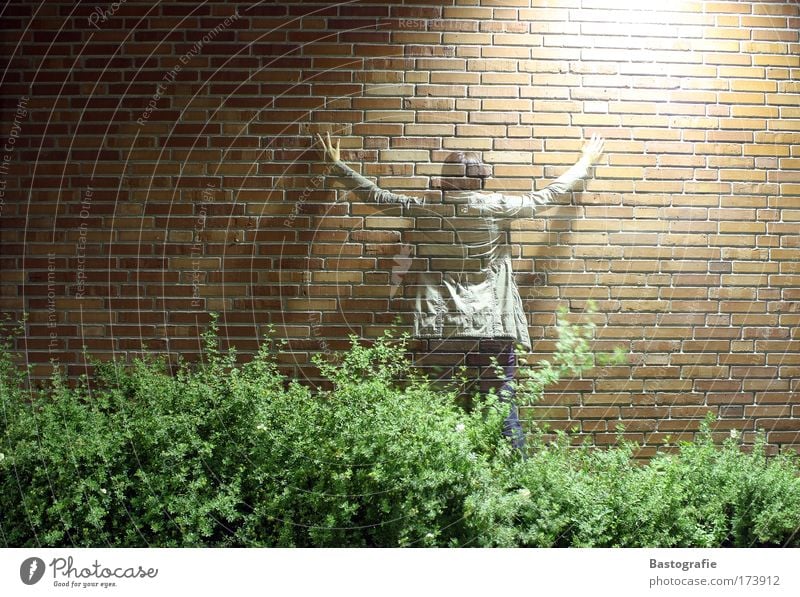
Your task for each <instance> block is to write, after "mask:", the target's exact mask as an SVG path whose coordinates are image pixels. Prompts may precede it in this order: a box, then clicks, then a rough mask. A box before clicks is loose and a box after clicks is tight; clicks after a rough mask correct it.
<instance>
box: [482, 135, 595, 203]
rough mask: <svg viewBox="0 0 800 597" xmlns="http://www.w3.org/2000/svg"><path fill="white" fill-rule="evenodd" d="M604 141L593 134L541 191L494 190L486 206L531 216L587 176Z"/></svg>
mask: <svg viewBox="0 0 800 597" xmlns="http://www.w3.org/2000/svg"><path fill="white" fill-rule="evenodd" d="M604 143H605V141H604V140H603V139H602V138H601V137H598V136H597V135H592V138H591V139H590V140H589V141H587V142H586V143H584V145H583V148H582V150H581V157H580V159H579V160H578V161H577V162H576V163H575V165H574V166H572V167H571V168H570V169H569V170H567V171H566V172H564V174H562V175H561V176H559V177H558V178H557V179H556V180H554V181H553V182H552V183H550V184H549V185H547V186H546V187H545V188H543V189H542V190H541V191H534V192H532V193H525V194H523V195H506V194H502V193H495V194H494V195H492V196H491V197H492V199H491V200H490V201H488V202H487V208H488V210H489V211H490V212H493V213H494V214H495V215H497V216H501V217H522V218H529V217H532V216H533V215H534V214H535V213H536V211H537V210H538V209H539V208H540V207H543V206H545V205H550V204H551V203H552V202H553V199H555V198H556V197H557V196H559V195H563V194H565V193H569V192H570V191H571V190H572V189H574V188H575V185H576V184H577V183H578V181H579V180H580V179H582V178H585V177H586V175H587V174H588V172H589V168H590V167H591V166H592V165H593V164H595V163H596V162H597V161H598V160H599V159H600V156H601V155H602V154H603V145H604Z"/></svg>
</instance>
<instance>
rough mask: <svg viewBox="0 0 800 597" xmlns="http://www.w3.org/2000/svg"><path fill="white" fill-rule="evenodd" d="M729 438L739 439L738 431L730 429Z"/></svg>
mask: <svg viewBox="0 0 800 597" xmlns="http://www.w3.org/2000/svg"><path fill="white" fill-rule="evenodd" d="M731 439H739V431H738V430H737V429H731Z"/></svg>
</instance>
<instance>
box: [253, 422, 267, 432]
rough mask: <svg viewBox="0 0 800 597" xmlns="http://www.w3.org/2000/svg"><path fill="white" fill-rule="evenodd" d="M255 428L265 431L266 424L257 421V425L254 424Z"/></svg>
mask: <svg viewBox="0 0 800 597" xmlns="http://www.w3.org/2000/svg"><path fill="white" fill-rule="evenodd" d="M256 429H258V430H259V431H266V430H267V426H266V425H264V424H263V423H259V424H258V425H256Z"/></svg>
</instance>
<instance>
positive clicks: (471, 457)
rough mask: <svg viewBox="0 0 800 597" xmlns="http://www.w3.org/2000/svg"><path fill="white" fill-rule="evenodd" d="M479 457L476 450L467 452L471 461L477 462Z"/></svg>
mask: <svg viewBox="0 0 800 597" xmlns="http://www.w3.org/2000/svg"><path fill="white" fill-rule="evenodd" d="M477 459H478V455H477V454H475V452H470V453H469V454H467V460H469V461H470V462H475V461H476V460H477Z"/></svg>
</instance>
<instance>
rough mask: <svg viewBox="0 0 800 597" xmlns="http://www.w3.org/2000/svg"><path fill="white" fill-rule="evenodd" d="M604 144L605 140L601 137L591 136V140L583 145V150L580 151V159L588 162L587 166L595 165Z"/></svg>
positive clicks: (601, 153)
mask: <svg viewBox="0 0 800 597" xmlns="http://www.w3.org/2000/svg"><path fill="white" fill-rule="evenodd" d="M605 142H606V141H605V139H603V138H602V137H598V136H597V135H592V138H591V139H590V140H589V141H587V142H586V143H584V144H583V149H581V151H582V153H583V155H582V156H581V159H583V160H586V161H588V162H589V164H594V163H596V162H597V161H598V160H599V159H600V156H601V155H603V145H604V144H605Z"/></svg>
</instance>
